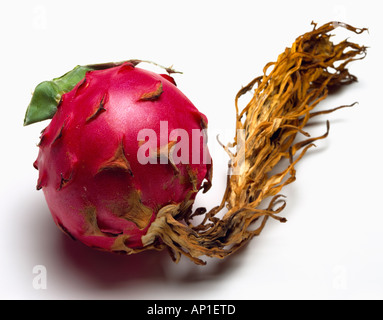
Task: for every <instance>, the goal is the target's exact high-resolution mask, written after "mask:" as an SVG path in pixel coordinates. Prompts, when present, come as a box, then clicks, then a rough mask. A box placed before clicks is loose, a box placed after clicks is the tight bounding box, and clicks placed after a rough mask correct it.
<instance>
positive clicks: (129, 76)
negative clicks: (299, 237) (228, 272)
mask: <svg viewBox="0 0 383 320" xmlns="http://www.w3.org/2000/svg"><path fill="white" fill-rule="evenodd" d="M313 25H314V28H313V30H312V31H309V32H306V33H304V34H302V35H301V36H299V37H298V38H296V40H295V42H294V43H293V44H292V46H291V47H290V48H286V49H285V51H284V52H283V53H282V54H280V55H279V56H278V59H277V61H275V62H270V63H268V64H266V66H265V68H264V69H263V74H262V75H261V76H258V77H256V78H254V79H253V80H252V81H250V82H249V83H248V84H247V85H246V86H244V87H242V89H240V90H239V91H238V93H237V95H236V97H235V111H236V119H235V120H236V134H235V137H234V141H233V143H228V144H227V145H226V146H224V145H222V146H223V148H224V149H225V151H226V152H227V153H228V156H229V158H230V160H229V163H228V169H229V170H228V172H229V174H228V177H227V183H226V189H225V192H224V194H223V197H222V200H221V202H220V204H219V205H217V206H213V207H212V208H211V209H210V210H209V211H207V210H206V208H197V209H195V210H194V209H192V206H193V204H194V200H195V197H196V194H197V193H198V191H199V190H201V189H203V190H204V192H206V191H207V190H208V189H209V187H210V185H211V176H212V165H211V160H210V155H209V154H208V150H207V147H206V131H205V129H206V127H207V119H206V117H205V116H204V115H203V114H201V113H200V112H199V111H198V110H197V109H196V108H195V107H194V106H193V105H192V103H191V102H190V101H189V100H188V99H187V98H186V97H185V96H184V95H183V94H182V93H181V92H180V91H179V90H178V89H177V88H176V86H175V82H174V80H173V78H172V77H170V74H171V73H172V72H174V70H172V69H171V68H165V69H166V71H167V72H168V75H158V74H155V73H152V72H149V71H145V70H142V69H139V68H136V65H137V64H138V63H139V62H142V61H139V60H130V61H126V62H124V63H107V64H99V65H88V66H78V67H76V68H75V69H73V70H72V71H70V72H68V73H67V74H65V75H64V76H62V77H60V78H57V79H53V80H52V81H48V82H43V83H41V84H40V85H38V86H37V88H36V90H35V92H34V94H33V97H32V100H31V103H30V105H29V107H28V110H27V114H26V117H25V121H24V124H30V123H33V122H36V121H40V120H44V119H52V121H51V123H50V124H49V126H48V127H47V128H46V129H45V130H44V131H43V133H42V136H41V141H40V144H39V147H40V152H39V156H38V159H37V161H36V162H35V167H36V168H38V170H39V180H38V185H37V188H38V189H40V188H42V189H43V191H44V194H45V197H46V200H47V202H48V206H49V208H50V210H51V212H52V215H53V217H54V220H55V222H56V224H57V225H58V226H59V227H60V228H61V229H62V230H63V231H64V232H66V233H67V234H69V235H70V236H71V237H73V238H76V239H79V240H81V241H82V242H84V243H85V244H87V245H89V246H92V247H96V248H100V249H103V250H108V251H114V252H124V253H128V254H130V253H135V252H140V251H143V250H152V249H155V250H162V249H168V251H169V253H170V254H171V257H172V258H173V260H174V261H176V262H177V261H179V259H180V257H181V256H182V255H185V256H187V257H188V258H190V259H191V260H192V261H194V262H195V263H197V264H206V262H205V261H203V260H202V259H201V257H202V256H205V257H215V258H225V257H227V256H229V255H231V254H233V253H234V252H236V251H238V250H239V249H240V248H242V247H243V246H245V245H246V244H247V243H248V242H249V241H250V240H251V239H252V238H253V237H255V236H258V235H259V234H260V233H261V231H262V230H263V228H264V227H265V225H266V222H267V221H268V220H269V219H270V218H273V219H275V220H278V221H280V222H286V221H287V220H286V218H284V217H281V216H279V215H278V214H279V213H280V212H281V211H282V210H283V209H284V207H285V206H286V201H285V200H284V196H283V195H281V194H280V193H279V192H280V191H281V190H282V189H283V188H284V187H285V186H287V185H289V184H290V183H292V182H294V181H295V179H296V168H295V165H296V163H297V162H298V161H300V160H301V159H302V158H303V157H304V155H305V154H306V152H308V150H309V149H310V148H311V147H313V146H314V142H315V141H318V140H320V139H324V138H326V137H327V136H328V134H329V122H327V131H326V132H325V133H324V134H323V135H321V136H318V137H310V135H309V133H308V132H306V131H305V130H304V128H305V127H306V125H307V123H308V121H309V120H310V119H312V118H313V117H316V116H319V115H323V114H330V113H332V112H333V111H336V110H339V109H342V108H345V107H350V106H353V105H354V104H352V105H343V106H340V107H337V108H334V109H330V110H324V111H313V110H314V109H315V107H316V106H317V105H318V103H319V102H320V101H322V100H323V99H325V98H326V97H327V96H328V94H330V93H332V92H334V91H336V90H334V89H337V88H339V87H340V86H342V85H346V84H350V83H353V82H355V81H356V80H357V78H356V76H354V75H352V74H351V73H349V70H348V68H347V65H348V64H349V63H350V62H352V61H355V60H360V59H363V58H364V57H365V55H366V47H365V46H361V45H358V44H357V43H353V42H349V41H347V40H344V41H342V42H340V43H338V44H334V43H333V42H332V41H331V39H332V38H331V34H330V32H332V31H333V30H334V29H336V28H338V27H342V28H345V29H347V30H349V31H351V32H354V33H356V34H360V33H363V32H365V31H367V29H366V28H362V29H361V28H355V27H353V26H351V25H348V24H345V23H342V22H338V21H333V22H329V23H327V24H324V25H322V26H321V27H319V28H317V25H316V24H315V23H313ZM270 69H272V70H270ZM251 91H253V96H252V98H251V99H250V101H249V102H248V103H247V104H246V105H245V107H244V108H243V109H242V110H240V109H239V106H238V100H239V98H241V97H242V96H243V95H245V94H246V93H248V92H251ZM300 134H302V135H304V136H306V137H307V138H305V139H303V140H301V139H300V140H298V141H297V139H296V137H297V136H298V135H300ZM201 141H202V142H201ZM233 147H235V148H236V150H235V151H234V152H233V151H232V148H233ZM185 150H186V151H185ZM286 160H287V161H286ZM267 202H268V204H267ZM264 204H266V206H264ZM218 214H220V216H218ZM196 216H200V218H202V221H199V222H198V223H197V224H195V221H193V218H195V217H196ZM201 216H202V217H201Z"/></svg>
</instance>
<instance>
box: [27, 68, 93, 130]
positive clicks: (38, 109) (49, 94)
mask: <svg viewBox="0 0 383 320" xmlns="http://www.w3.org/2000/svg"><path fill="white" fill-rule="evenodd" d="M91 70H94V69H93V68H92V67H90V66H77V67H75V68H74V69H73V70H71V71H69V72H67V73H66V74H64V75H63V76H61V77H59V78H55V79H53V80H51V81H44V82H41V83H40V84H39V85H37V87H36V89H35V91H34V92H33V95H32V99H31V102H30V103H29V105H28V109H27V112H26V114H25V118H24V126H27V125H29V124H32V123H35V122H39V121H43V120H47V119H52V117H53V116H54V115H55V113H56V111H57V106H58V104H59V103H60V100H61V96H62V95H63V94H64V93H66V92H69V91H71V90H72V89H73V88H74V87H75V85H76V84H77V83H79V82H80V81H81V80H82V79H83V78H84V77H85V74H86V72H87V71H91Z"/></svg>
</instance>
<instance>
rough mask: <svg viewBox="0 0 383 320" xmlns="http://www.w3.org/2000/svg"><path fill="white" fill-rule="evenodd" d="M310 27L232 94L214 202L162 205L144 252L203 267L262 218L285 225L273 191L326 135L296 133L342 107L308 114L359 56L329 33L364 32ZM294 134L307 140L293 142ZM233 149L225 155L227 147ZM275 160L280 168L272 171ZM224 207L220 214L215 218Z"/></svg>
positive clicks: (255, 230)
mask: <svg viewBox="0 0 383 320" xmlns="http://www.w3.org/2000/svg"><path fill="white" fill-rule="evenodd" d="M313 25H314V28H313V30H312V31H311V32H307V33H305V34H303V35H301V36H300V37H298V38H297V39H296V40H295V42H294V43H293V45H292V47H291V48H286V50H285V51H284V52H283V53H282V54H280V55H279V57H278V59H277V61H276V62H271V63H268V64H267V65H266V66H265V68H264V70H263V75H262V76H260V77H257V78H255V79H254V80H252V81H251V82H250V83H249V84H248V85H247V86H245V87H244V88H242V89H241V90H240V91H239V92H238V94H237V96H236V99H235V106H236V118H237V119H236V128H237V134H236V136H235V139H234V143H233V144H232V145H230V146H226V147H225V149H226V150H227V152H228V153H229V155H230V161H229V169H230V172H231V174H230V175H228V180H227V186H226V191H225V194H224V196H223V198H222V202H221V204H220V205H219V206H217V207H215V208H213V209H212V210H210V211H209V212H206V210H204V209H203V208H198V209H197V210H195V211H194V212H192V210H191V206H192V202H190V201H187V200H186V201H185V202H184V203H182V204H177V205H169V206H166V207H164V208H163V209H162V210H160V212H159V213H158V216H157V219H156V221H155V222H154V223H153V224H152V226H151V227H150V229H149V231H148V234H147V235H146V236H145V237H143V243H144V244H145V245H146V248H147V249H157V250H160V249H163V248H165V247H166V248H168V249H169V251H170V253H171V255H172V257H173V259H174V260H175V261H176V262H177V261H179V259H180V257H181V255H185V256H187V257H189V258H190V259H192V260H193V261H194V262H195V263H197V264H205V262H204V261H202V260H201V259H200V257H201V256H207V257H218V258H224V257H226V256H228V255H230V254H232V253H233V252H235V251H236V250H238V249H239V248H241V247H243V246H244V245H245V244H246V243H247V242H248V241H249V240H250V239H252V238H253V237H254V236H256V235H259V234H260V232H261V231H262V229H263V228H264V226H265V224H266V222H267V220H268V219H269V218H270V217H271V218H273V219H276V220H279V221H281V222H285V221H286V219H285V218H281V217H279V216H278V214H279V213H280V212H281V211H282V210H283V209H284V207H285V205H286V203H285V201H284V200H283V196H282V195H280V194H279V192H280V191H281V189H282V188H283V187H284V186H286V185H288V184H290V183H291V182H293V181H294V180H295V169H294V166H295V164H296V163H297V162H298V161H299V160H301V159H302V157H303V156H304V155H305V153H306V152H307V150H308V149H309V148H311V147H312V146H314V144H313V143H314V142H315V141H316V140H319V139H323V138H326V137H327V135H328V130H329V123H328V122H327V132H326V133H325V134H324V135H322V136H320V137H314V138H311V137H310V135H309V134H308V133H307V132H306V131H304V130H303V128H304V127H305V125H306V124H307V122H308V121H309V120H310V119H311V118H312V117H315V116H317V115H320V114H326V113H330V112H333V111H335V110H337V109H340V108H344V107H348V106H341V107H338V108H335V109H331V110H327V111H318V112H313V109H314V108H315V107H316V106H317V105H318V103H319V102H320V101H322V100H323V99H325V98H326V97H327V95H328V93H329V91H331V90H332V89H335V88H337V87H339V86H342V85H345V84H349V83H352V82H354V81H356V80H357V78H356V77H355V76H353V75H351V74H350V73H349V71H348V69H347V68H346V67H347V65H348V63H350V62H351V61H353V60H358V59H363V58H364V57H365V54H366V47H364V46H360V45H358V44H356V43H352V42H349V41H347V40H344V41H342V42H340V43H339V44H336V45H334V44H333V43H332V42H331V41H330V37H331V35H329V32H330V31H332V30H334V29H335V28H337V27H343V28H345V29H347V30H350V31H352V32H354V33H357V34H360V33H362V32H364V31H366V30H367V29H357V28H354V27H352V26H350V25H347V24H344V23H340V22H330V23H327V24H325V25H323V26H321V27H320V28H317V25H316V24H314V23H313ZM271 67H273V68H272V70H271V71H270V72H269V73H268V70H269V69H270V68H271ZM253 89H254V95H253V97H252V99H251V100H250V101H249V103H248V104H247V105H246V107H245V108H244V109H243V110H241V111H240V110H239V107H238V100H239V98H240V97H241V96H242V95H244V94H245V93H247V92H249V91H250V90H253ZM298 133H300V134H303V135H304V136H307V137H308V138H307V139H306V140H303V141H300V142H296V136H297V135H298ZM234 146H235V147H236V153H234V154H233V153H231V152H230V151H229V147H234ZM241 159H244V161H242V160H241ZM283 159H287V160H288V164H287V165H285V168H284V169H283V170H281V171H280V172H278V173H273V172H272V171H273V169H274V170H275V168H276V166H277V165H280V164H281V163H282V162H281V161H282V160H283ZM267 199H270V201H269V204H268V206H267V208H266V209H260V208H259V206H260V204H261V202H263V201H264V200H267ZM224 208H226V209H227V212H226V213H225V214H224V216H223V217H222V218H218V217H217V214H218V213H219V212H221V210H222V209H224ZM198 215H204V218H203V220H202V222H201V223H199V224H198V225H193V224H192V222H191V220H192V218H193V217H195V216H198ZM255 222H257V224H256V225H257V226H256V227H254V224H255ZM252 225H253V227H252V228H251V226H252Z"/></svg>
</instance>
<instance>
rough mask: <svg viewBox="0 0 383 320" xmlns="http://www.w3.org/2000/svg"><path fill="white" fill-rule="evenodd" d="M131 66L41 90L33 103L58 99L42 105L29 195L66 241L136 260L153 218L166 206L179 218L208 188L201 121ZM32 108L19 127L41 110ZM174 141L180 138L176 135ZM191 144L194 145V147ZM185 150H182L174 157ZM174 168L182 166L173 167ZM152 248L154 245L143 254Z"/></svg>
mask: <svg viewBox="0 0 383 320" xmlns="http://www.w3.org/2000/svg"><path fill="white" fill-rule="evenodd" d="M137 63H138V62H137V61H133V60H132V61H127V62H123V63H119V64H112V65H105V66H103V65H95V66H96V67H93V66H90V67H86V68H83V67H81V68H79V67H77V68H76V69H75V72H78V71H79V70H80V71H82V72H83V75H85V77H84V78H82V79H81V73H80V75H77V74H76V77H73V75H71V74H70V73H68V74H66V75H64V76H63V77H61V78H58V79H55V80H54V81H56V83H54V82H53V81H52V82H47V83H42V85H40V87H43V93H44V94H45V95H44V94H40V96H41V95H43V96H44V97H45V98H46V97H47V96H49V92H51V91H52V90H51V91H49V92H48V94H46V91H45V92H44V87H47V86H48V87H50V88H52V87H53V88H56V91H57V92H56V93H54V94H53V97H52V94H51V96H50V100H51V101H52V103H51V107H50V109H51V110H53V111H52V112H51V113H50V114H51V115H53V116H52V120H51V122H50V123H49V125H48V126H47V127H46V128H45V129H44V130H43V132H42V135H41V138H40V143H39V145H38V146H39V155H38V158H37V160H36V161H35V163H34V166H35V168H36V169H38V170H39V178H38V183H37V189H42V190H43V192H44V195H45V198H46V201H47V204H48V207H49V209H50V211H51V213H52V216H53V219H54V221H55V223H56V224H57V225H58V226H59V227H60V228H61V229H62V230H63V231H64V232H65V233H67V234H68V235H70V236H71V237H72V238H74V239H78V240H80V241H81V242H83V243H85V244H86V245H88V246H90V247H94V248H99V249H102V250H107V251H114V252H126V253H132V252H136V251H140V250H141V249H142V248H143V246H144V245H143V243H142V236H144V235H146V234H147V232H148V230H149V229H150V225H151V224H152V223H153V221H155V220H156V214H157V213H158V211H159V210H160V209H161V208H163V207H164V206H166V205H169V204H172V205H174V204H177V205H179V206H180V207H182V212H185V213H186V212H187V211H188V210H191V206H192V204H193V200H194V199H195V196H196V194H197V192H198V191H199V190H200V189H201V188H204V190H205V191H206V190H207V189H208V187H209V185H210V178H211V169H212V168H211V167H212V166H211V162H210V156H209V153H208V150H207V146H206V137H205V136H204V135H203V133H204V129H206V126H207V118H206V117H205V115H203V114H202V113H200V112H199V111H198V110H197V109H196V108H195V107H194V105H193V104H192V103H191V102H190V101H189V99H188V98H186V96H185V95H184V94H182V93H181V91H180V90H179V89H178V88H177V87H176V85H175V82H174V80H173V78H172V77H170V76H169V75H161V74H156V73H154V72H151V71H147V70H144V69H141V68H137V67H136V64H137ZM85 73H86V74H85ZM68 75H69V77H68ZM79 79H80V80H79ZM57 82H59V83H58V85H57ZM60 82H61V83H62V82H65V86H64V87H65V88H64V89H63V88H60ZM72 87H73V88H72ZM35 92H37V91H35ZM63 92H64V93H63ZM60 93H63V94H61V96H60ZM34 99H35V101H33V99H32V101H31V105H30V107H29V112H27V117H26V119H27V118H28V114H29V117H31V114H32V112H31V110H32V109H33V108H34V105H33V104H36V103H37V104H38V102H39V100H38V97H37V98H36V97H35V96H34ZM55 100H57V101H58V105H57V107H55V106H54V101H55ZM52 105H53V107H52ZM34 114H36V112H35V113H34ZM47 114H48V116H47ZM32 117H33V114H32ZM41 117H49V112H48V113H43V115H42V116H41ZM38 120H41V119H38ZM38 120H33V119H32V120H30V119H29V120H28V121H30V122H35V121H38ZM145 130H146V131H145ZM182 132H184V133H187V134H185V135H182V134H178V133H182ZM197 133H199V134H197ZM196 136H197V138H198V139H197V140H198V141H197V142H198V143H196V142H195V139H194V140H193V141H192V138H195V137H196ZM180 137H182V139H187V140H186V141H185V140H183V141H182V139H181V140H180V139H179V138H180ZM147 138H149V139H147ZM181 142H182V143H181ZM177 146H178V147H177ZM185 146H186V147H188V146H190V148H189V149H190V150H186V151H185V148H183V149H182V148H181V147H185ZM196 148H198V150H196ZM180 152H181V153H183V154H181V156H180V155H179V153H180ZM195 154H198V155H199V157H198V158H199V159H196V158H195ZM140 157H141V159H140ZM179 159H181V160H183V161H175V160H179ZM192 160H193V161H192ZM198 160H201V161H198ZM204 180H205V183H203V182H204ZM158 241H161V240H159V239H156V238H155V237H154V238H153V239H152V240H151V243H150V245H151V247H153V246H156V245H157V244H158V243H157V242H158Z"/></svg>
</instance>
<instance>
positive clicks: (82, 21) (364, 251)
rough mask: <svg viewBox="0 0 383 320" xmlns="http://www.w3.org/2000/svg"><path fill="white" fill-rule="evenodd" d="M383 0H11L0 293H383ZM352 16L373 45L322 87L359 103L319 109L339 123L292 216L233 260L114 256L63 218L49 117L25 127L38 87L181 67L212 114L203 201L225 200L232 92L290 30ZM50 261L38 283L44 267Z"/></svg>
mask: <svg viewBox="0 0 383 320" xmlns="http://www.w3.org/2000/svg"><path fill="white" fill-rule="evenodd" d="M378 6H379V2H378V1H363V2H362V3H361V2H360V1H350V0H347V1H343V0H342V1H341V0H335V1H333V0H331V1H328V0H324V1H320V2H318V1H315V2H314V1H313V2H309V1H262V2H260V1H250V0H249V1H244V0H236V1H224V0H220V1H215V0H214V1H212V0H208V1H207V0H204V1H200V0H195V1H168V0H162V1H143V0H140V1H113V0H111V1H108V2H106V1H72V0H67V1H18V0H15V1H2V2H1V4H0V15H1V18H0V36H1V42H0V44H1V51H0V55H1V77H0V81H1V85H0V90H1V91H0V93H1V95H0V97H1V103H0V108H1V109H0V110H1V117H0V121H1V124H0V130H1V132H0V139H1V157H0V168H1V175H0V197H1V201H0V212H1V223H0V252H1V257H0V298H2V299H381V298H383V273H382V269H383V256H382V241H383V235H382V226H383V209H382V207H381V203H380V202H381V197H382V191H383V190H382V189H383V188H382V181H383V179H382V178H383V174H382V169H381V168H382V165H381V159H382V158H381V149H382V116H383V111H382V109H383V105H382V99H381V93H382V81H381V74H382V68H381V59H382V55H383V47H382V39H383V36H382V33H383V24H382V22H381V21H382V20H381V14H380V13H381V9H380V7H378ZM312 20H314V21H316V22H318V23H319V24H323V23H326V22H328V21H331V20H342V21H345V22H347V23H349V24H352V25H355V26H357V27H368V28H369V30H370V32H369V33H368V34H367V33H366V34H363V35H359V36H357V35H354V34H351V33H349V32H345V31H342V30H340V29H338V30H336V31H335V32H333V33H334V34H337V36H336V37H335V38H334V41H336V40H337V39H338V40H339V39H342V38H345V37H349V36H350V37H351V38H350V40H352V41H355V42H358V43H362V44H365V45H368V46H369V47H370V49H369V51H368V55H367V58H366V59H365V60H363V61H357V62H355V63H353V64H352V65H351V67H350V69H351V72H352V73H354V74H356V75H357V76H358V78H359V82H358V83H356V84H353V85H351V86H349V87H347V88H346V89H345V90H342V91H341V92H340V93H338V94H337V95H336V96H333V97H330V98H329V99H328V100H326V101H325V103H323V104H322V105H321V106H322V107H321V108H326V107H328V108H331V107H336V106H339V105H343V104H351V103H353V102H355V101H358V102H359V105H357V106H355V107H354V108H352V109H344V110H341V111H338V112H337V113H334V114H331V115H327V116H323V117H321V118H320V119H317V121H316V125H314V126H311V127H310V129H309V130H310V132H312V133H313V135H316V134H322V133H323V132H325V120H327V119H329V120H331V130H330V136H329V138H328V139H326V140H322V141H319V142H318V143H317V148H316V149H315V150H314V149H311V150H310V151H309V154H308V155H307V156H306V158H304V159H303V160H302V162H300V163H299V165H298V166H297V181H296V182H295V183H293V184H292V185H290V186H288V187H287V188H286V189H285V190H284V191H283V194H285V195H286V196H287V207H286V209H285V210H284V211H283V213H282V215H283V216H284V217H286V218H287V219H288V222H287V223H286V224H280V223H279V222H276V221H274V220H273V221H270V222H269V223H268V224H267V226H266V228H265V229H264V231H263V232H262V234H261V236H259V237H257V238H255V239H253V240H252V242H251V243H250V244H249V245H248V246H247V247H246V248H245V249H243V250H241V251H240V252H239V253H237V254H235V255H233V256H232V257H230V258H228V259H227V260H223V261H216V260H213V261H212V260H210V259H209V260H208V265H207V266H205V267H200V266H195V265H194V264H192V263H191V262H189V261H188V260H186V259H182V260H181V262H180V263H179V264H178V265H176V264H174V263H173V262H171V260H170V258H169V257H168V255H167V253H166V252H163V253H159V252H145V253H142V254H138V255H134V256H117V255H113V254H109V253H102V252H98V251H95V250H93V249H89V248H87V247H85V246H84V245H82V244H81V243H79V242H74V241H72V240H71V239H69V238H68V237H66V236H64V235H63V234H62V233H61V232H60V231H59V230H58V228H57V227H56V226H55V225H54V223H53V221H52V218H51V216H50V213H49V211H48V209H47V206H46V204H45V200H44V197H43V193H42V191H39V192H37V191H36V190H35V186H36V180H37V171H36V170H34V169H33V167H32V163H33V161H34V160H35V158H36V156H37V152H38V149H37V147H36V144H37V142H38V138H39V134H40V131H41V130H42V129H43V128H44V127H45V126H46V125H47V123H46V122H45V123H44V122H43V123H39V124H36V125H33V126H29V127H23V125H22V123H23V118H24V112H25V109H26V107H27V105H28V103H29V100H30V98H31V92H32V90H33V89H34V87H35V86H36V85H37V84H38V83H39V82H41V81H43V80H48V79H52V78H53V77H56V76H60V75H62V74H63V73H65V72H66V71H68V70H70V69H72V68H73V67H74V66H75V65H77V64H89V63H98V62H108V61H120V60H126V59H131V58H139V59H148V60H152V61H156V62H158V63H160V64H162V65H165V66H170V65H174V68H176V69H179V70H181V71H183V75H176V81H177V83H178V87H179V88H180V89H181V90H182V91H183V92H184V93H185V94H186V95H187V96H188V97H189V98H190V99H191V100H192V101H193V102H194V104H195V105H196V106H197V107H198V108H199V109H200V111H202V112H203V113H205V114H206V115H207V117H208V119H209V134H210V141H209V144H210V148H211V150H212V155H213V159H214V161H215V170H214V180H213V184H214V187H213V189H211V191H210V192H209V193H208V194H207V195H204V196H201V197H199V198H198V200H197V202H198V205H206V206H208V207H211V206H214V205H216V204H218V203H219V201H220V199H221V196H222V192H223V189H224V184H225V179H226V177H225V174H226V161H227V157H226V155H225V153H224V152H223V151H222V150H220V149H219V147H218V144H217V143H216V140H215V135H216V134H218V133H219V134H220V135H221V139H222V140H223V141H224V142H229V141H230V140H231V139H232V137H233V134H234V132H233V129H234V96H235V94H236V92H237V91H238V90H239V89H240V88H241V86H243V85H245V84H247V83H248V82H249V81H250V80H251V79H253V78H254V77H255V76H258V75H260V74H261V72H262V69H263V66H264V65H265V64H266V63H267V62H269V61H275V60H276V58H277V56H278V54H279V53H281V52H282V51H283V50H284V48H285V47H286V46H290V45H291V43H292V42H293V41H294V40H295V38H296V37H297V36H298V35H300V34H302V33H304V32H306V31H309V30H311V29H312V26H311V25H310V23H311V21H312ZM37 265H42V266H44V267H45V268H46V270H47V288H46V289H40V290H38V289H36V288H34V287H33V279H34V277H35V276H36V274H34V273H33V268H34V267H35V266H37Z"/></svg>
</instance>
